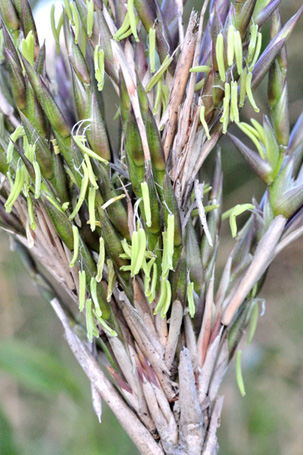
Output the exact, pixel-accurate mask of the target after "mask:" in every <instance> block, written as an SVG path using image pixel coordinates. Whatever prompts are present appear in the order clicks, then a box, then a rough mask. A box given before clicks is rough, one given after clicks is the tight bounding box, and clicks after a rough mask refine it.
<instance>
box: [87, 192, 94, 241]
mask: <svg viewBox="0 0 304 455" xmlns="http://www.w3.org/2000/svg"><path fill="white" fill-rule="evenodd" d="M95 199H96V188H95V187H93V186H91V187H90V188H89V196H88V206H89V225H90V227H91V231H92V232H94V231H95V228H96V217H95Z"/></svg>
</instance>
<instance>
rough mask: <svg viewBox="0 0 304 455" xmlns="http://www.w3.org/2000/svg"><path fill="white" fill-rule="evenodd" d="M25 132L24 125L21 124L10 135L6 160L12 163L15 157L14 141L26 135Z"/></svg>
mask: <svg viewBox="0 0 304 455" xmlns="http://www.w3.org/2000/svg"><path fill="white" fill-rule="evenodd" d="M24 135H25V132H24V129H23V126H21V125H19V126H17V128H16V129H15V131H14V132H13V133H12V134H11V135H10V141H9V143H8V147H7V151H6V161H7V163H10V162H11V161H12V158H13V151H14V142H16V141H17V140H18V139H20V138H21V137H24Z"/></svg>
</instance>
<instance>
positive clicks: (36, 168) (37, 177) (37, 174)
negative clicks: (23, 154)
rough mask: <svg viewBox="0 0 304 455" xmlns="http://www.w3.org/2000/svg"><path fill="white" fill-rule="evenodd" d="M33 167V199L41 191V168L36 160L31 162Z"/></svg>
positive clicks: (36, 197)
mask: <svg viewBox="0 0 304 455" xmlns="http://www.w3.org/2000/svg"><path fill="white" fill-rule="evenodd" d="M33 167H34V171H35V199H38V198H39V197H40V191H41V170H40V166H39V164H38V163H37V161H34V162H33Z"/></svg>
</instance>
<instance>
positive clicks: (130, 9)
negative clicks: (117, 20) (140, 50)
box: [128, 0, 139, 42]
mask: <svg viewBox="0 0 304 455" xmlns="http://www.w3.org/2000/svg"><path fill="white" fill-rule="evenodd" d="M128 13H129V20H130V27H131V30H132V33H133V35H134V38H135V40H136V41H137V42H138V41H139V38H138V35H137V29H136V25H137V24H136V17H135V11H134V0H128Z"/></svg>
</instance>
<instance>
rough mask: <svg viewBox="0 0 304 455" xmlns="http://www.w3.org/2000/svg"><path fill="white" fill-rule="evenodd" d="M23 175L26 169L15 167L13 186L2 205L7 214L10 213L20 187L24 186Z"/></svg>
mask: <svg viewBox="0 0 304 455" xmlns="http://www.w3.org/2000/svg"><path fill="white" fill-rule="evenodd" d="M25 173H26V169H25V166H24V165H22V166H21V167H17V170H16V177H15V182H14V185H13V187H12V189H11V193H10V195H9V197H8V198H7V201H6V203H5V205H4V207H5V210H6V212H7V213H10V212H11V211H12V208H13V205H14V203H15V202H16V200H17V198H18V196H19V194H20V193H21V190H22V187H23V185H24V180H25Z"/></svg>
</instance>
